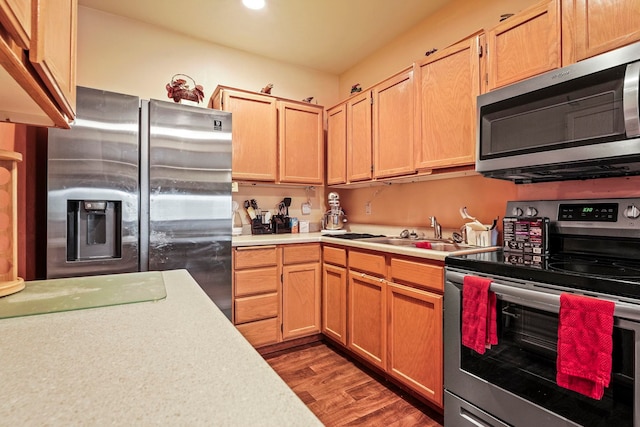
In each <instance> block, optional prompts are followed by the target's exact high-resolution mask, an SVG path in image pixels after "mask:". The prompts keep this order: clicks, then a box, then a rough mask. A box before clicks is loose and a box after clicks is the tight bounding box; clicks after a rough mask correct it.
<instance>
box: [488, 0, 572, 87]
mask: <svg viewBox="0 0 640 427" xmlns="http://www.w3.org/2000/svg"><path fill="white" fill-rule="evenodd" d="M559 1H560V0H551V1H548V0H545V1H544V2H542V3H539V4H537V5H535V6H533V7H531V8H529V9H526V10H524V11H522V12H520V13H518V14H516V15H514V16H512V17H510V18H508V19H507V20H505V21H503V22H501V23H500V24H498V25H497V26H496V27H494V28H493V29H491V30H489V32H488V33H487V61H488V67H487V68H488V85H487V86H488V90H493V89H496V88H498V87H501V86H505V85H508V84H510V83H514V82H517V81H519V80H524V79H526V78H529V77H532V76H535V75H537V74H541V73H544V72H546V71H549V70H553V69H555V68H558V67H560V59H561V54H560V3H559Z"/></svg>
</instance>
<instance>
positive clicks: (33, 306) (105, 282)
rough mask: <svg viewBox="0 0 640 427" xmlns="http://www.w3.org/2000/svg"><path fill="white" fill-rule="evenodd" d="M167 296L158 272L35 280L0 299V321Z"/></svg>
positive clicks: (159, 298)
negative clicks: (0, 319)
mask: <svg viewBox="0 0 640 427" xmlns="http://www.w3.org/2000/svg"><path fill="white" fill-rule="evenodd" d="M166 296H167V291H166V289H165V287H164V280H163V279H162V273H160V272H157V271H151V272H143V273H124V274H110V275H106V276H90V277H74V278H68V279H50V280H36V281H32V282H26V287H25V288H24V290H22V291H20V292H18V293H15V294H12V295H8V296H5V297H2V298H0V318H6V317H17V316H29V315H32V314H43V313H54V312H58V311H71V310H82V309H85V308H93V307H104V306H108V305H119V304H130V303H134V302H142V301H157V300H161V299H164V298H166Z"/></svg>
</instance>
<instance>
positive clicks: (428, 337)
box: [387, 283, 443, 406]
mask: <svg viewBox="0 0 640 427" xmlns="http://www.w3.org/2000/svg"><path fill="white" fill-rule="evenodd" d="M387 306H388V312H389V324H388V346H389V365H388V372H389V373H390V374H391V376H393V377H394V378H395V379H396V380H398V381H400V382H402V383H403V384H405V385H407V386H409V387H411V388H412V389H414V390H415V391H417V392H418V393H420V394H421V395H422V396H424V397H426V398H427V399H429V400H431V401H432V402H434V403H436V404H437V405H439V406H442V403H443V402H442V398H443V373H442V371H443V369H442V361H443V340H442V295H438V294H434V293H432V292H427V291H423V290H420V289H415V288H411V287H408V286H402V285H397V284H395V283H388V284H387Z"/></svg>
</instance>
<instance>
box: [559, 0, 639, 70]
mask: <svg viewBox="0 0 640 427" xmlns="http://www.w3.org/2000/svg"><path fill="white" fill-rule="evenodd" d="M638 40H640V0H615V1H602V0H562V63H563V65H569V64H572V63H574V62H577V61H580V60H582V59H585V58H589V57H591V56H594V55H598V54H600V53H604V52H607V51H609V50H612V49H615V48H618V47H621V46H624V45H627V44H629V43H632V42H635V41H638Z"/></svg>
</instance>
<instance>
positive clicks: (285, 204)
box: [282, 197, 291, 216]
mask: <svg viewBox="0 0 640 427" xmlns="http://www.w3.org/2000/svg"><path fill="white" fill-rule="evenodd" d="M282 203H284V206H285V208H286V211H285V215H286V216H289V206H291V197H285V198H284V199H282Z"/></svg>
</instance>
